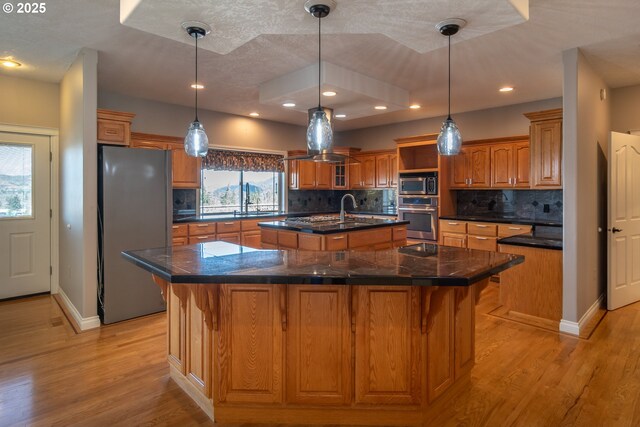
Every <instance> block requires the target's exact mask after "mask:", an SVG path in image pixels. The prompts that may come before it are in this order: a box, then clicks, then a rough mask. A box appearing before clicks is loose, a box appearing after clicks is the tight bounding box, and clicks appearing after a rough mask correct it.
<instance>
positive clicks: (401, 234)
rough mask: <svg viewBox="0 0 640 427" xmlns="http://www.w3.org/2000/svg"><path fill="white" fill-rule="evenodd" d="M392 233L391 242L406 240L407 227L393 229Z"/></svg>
mask: <svg viewBox="0 0 640 427" xmlns="http://www.w3.org/2000/svg"><path fill="white" fill-rule="evenodd" d="M391 231H392V234H393V241H394V242H395V241H398V240H407V227H394V228H393V230H391Z"/></svg>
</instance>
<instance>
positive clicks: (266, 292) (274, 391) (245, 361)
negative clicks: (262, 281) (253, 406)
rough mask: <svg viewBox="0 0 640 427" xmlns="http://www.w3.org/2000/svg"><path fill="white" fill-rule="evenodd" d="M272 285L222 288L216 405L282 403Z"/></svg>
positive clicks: (278, 317) (277, 311) (276, 293)
mask: <svg viewBox="0 0 640 427" xmlns="http://www.w3.org/2000/svg"><path fill="white" fill-rule="evenodd" d="M280 296H281V290H280V287H279V286H275V285H239V284H234V285H221V286H220V310H221V312H220V325H219V332H218V333H217V334H216V343H217V364H216V370H217V372H216V376H215V378H217V380H216V384H217V387H218V390H215V391H216V393H215V395H214V401H215V402H216V403H218V402H229V403H234V402H245V403H247V402H248V403H276V402H282V380H283V378H282V377H283V375H282V351H283V348H282V346H283V340H282V335H283V333H282V329H283V327H284V324H283V320H284V319H286V314H285V312H284V310H285V309H286V307H284V303H283V301H284V300H283V301H281V300H280Z"/></svg>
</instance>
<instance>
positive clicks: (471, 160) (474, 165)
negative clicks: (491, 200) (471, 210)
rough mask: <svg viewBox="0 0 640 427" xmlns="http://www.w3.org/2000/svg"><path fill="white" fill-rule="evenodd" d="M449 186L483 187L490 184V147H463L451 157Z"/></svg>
mask: <svg viewBox="0 0 640 427" xmlns="http://www.w3.org/2000/svg"><path fill="white" fill-rule="evenodd" d="M451 162H452V163H451V188H483V187H489V186H490V184H491V154H490V147H489V146H486V145H483V146H477V147H473V146H470V147H463V148H462V149H461V150H460V154H458V155H456V156H453V157H452V159H451Z"/></svg>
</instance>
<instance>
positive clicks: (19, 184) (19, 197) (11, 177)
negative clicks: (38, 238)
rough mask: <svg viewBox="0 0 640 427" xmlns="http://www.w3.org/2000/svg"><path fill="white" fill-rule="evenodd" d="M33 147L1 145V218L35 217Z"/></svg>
mask: <svg viewBox="0 0 640 427" xmlns="http://www.w3.org/2000/svg"><path fill="white" fill-rule="evenodd" d="M32 164H33V146H31V145H22V144H20V145H19V144H0V218H5V217H10V218H25V217H27V218H31V217H32V216H33V213H32V211H33V203H32V192H33V174H32V173H31V166H32Z"/></svg>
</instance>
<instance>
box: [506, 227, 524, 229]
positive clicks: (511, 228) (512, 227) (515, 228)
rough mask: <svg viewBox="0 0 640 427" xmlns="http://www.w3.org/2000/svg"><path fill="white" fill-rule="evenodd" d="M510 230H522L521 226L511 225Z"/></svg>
mask: <svg viewBox="0 0 640 427" xmlns="http://www.w3.org/2000/svg"><path fill="white" fill-rule="evenodd" d="M509 230H522V228H520V227H509Z"/></svg>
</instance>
